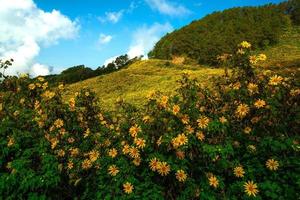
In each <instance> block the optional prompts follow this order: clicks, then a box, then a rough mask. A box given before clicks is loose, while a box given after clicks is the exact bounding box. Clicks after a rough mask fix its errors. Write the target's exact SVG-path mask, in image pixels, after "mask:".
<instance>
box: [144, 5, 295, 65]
mask: <svg viewBox="0 0 300 200" xmlns="http://www.w3.org/2000/svg"><path fill="white" fill-rule="evenodd" d="M288 27H290V18H289V16H288V15H286V14H285V13H284V11H283V10H282V8H281V7H280V6H278V5H267V6H262V7H243V8H233V9H229V10H225V11H223V12H215V13H213V14H210V15H208V16H206V17H204V18H203V19H201V20H198V21H194V22H192V23H191V24H190V25H188V26H185V27H183V28H181V29H179V30H176V31H174V32H173V33H170V34H167V35H166V36H164V37H163V38H162V39H161V40H160V41H159V42H158V43H157V44H156V45H155V47H154V49H153V50H152V51H151V52H150V53H149V57H151V58H159V59H170V58H172V57H173V56H185V57H188V58H192V59H194V60H196V61H198V63H201V64H210V65H215V64H217V56H219V55H222V54H223V53H228V54H232V52H233V50H235V47H236V44H238V43H240V42H242V41H249V42H250V43H251V44H252V45H253V46H254V47H255V48H260V49H263V48H265V47H268V46H270V45H274V44H276V43H277V42H278V40H279V38H280V36H281V35H282V33H283V32H284V31H285V30H286V29H288Z"/></svg>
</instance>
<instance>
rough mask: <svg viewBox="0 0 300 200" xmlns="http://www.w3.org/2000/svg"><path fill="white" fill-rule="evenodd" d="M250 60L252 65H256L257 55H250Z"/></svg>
mask: <svg viewBox="0 0 300 200" xmlns="http://www.w3.org/2000/svg"><path fill="white" fill-rule="evenodd" d="M249 61H250V63H251V64H252V65H255V64H256V63H257V61H258V59H257V57H256V56H250V57H249Z"/></svg>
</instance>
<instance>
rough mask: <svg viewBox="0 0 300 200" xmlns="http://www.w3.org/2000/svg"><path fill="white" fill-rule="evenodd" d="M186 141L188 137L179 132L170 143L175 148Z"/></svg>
mask: <svg viewBox="0 0 300 200" xmlns="http://www.w3.org/2000/svg"><path fill="white" fill-rule="evenodd" d="M187 143H188V138H187V137H186V136H185V134H183V133H182V134H179V135H178V136H177V137H176V138H173V139H172V144H173V146H174V147H175V148H177V147H179V146H182V145H185V144H187Z"/></svg>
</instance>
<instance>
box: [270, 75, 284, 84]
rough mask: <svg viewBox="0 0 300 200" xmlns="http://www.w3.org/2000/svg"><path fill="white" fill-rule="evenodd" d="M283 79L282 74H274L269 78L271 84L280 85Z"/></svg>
mask: <svg viewBox="0 0 300 200" xmlns="http://www.w3.org/2000/svg"><path fill="white" fill-rule="evenodd" d="M282 81H283V78H282V77H281V76H277V75H274V76H272V77H271V78H270V80H269V85H278V84H280V83H281V82H282Z"/></svg>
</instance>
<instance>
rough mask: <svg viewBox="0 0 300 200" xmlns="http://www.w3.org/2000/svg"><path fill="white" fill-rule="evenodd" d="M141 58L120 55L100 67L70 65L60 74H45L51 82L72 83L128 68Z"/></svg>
mask: <svg viewBox="0 0 300 200" xmlns="http://www.w3.org/2000/svg"><path fill="white" fill-rule="evenodd" d="M140 59H141V58H139V57H135V58H133V59H129V57H128V55H127V54H125V55H121V56H118V57H117V58H116V59H115V60H114V61H112V62H111V63H108V64H107V66H104V65H103V66H102V67H98V68H97V69H95V70H92V69H91V68H89V67H86V66H84V65H78V66H74V67H70V68H68V69H66V70H64V71H62V72H61V73H60V74H55V75H49V76H45V79H46V80H47V81H48V82H49V84H50V85H51V86H52V85H57V84H58V83H65V84H71V83H76V82H79V81H83V80H86V79H89V78H92V77H95V76H100V75H104V74H109V73H112V72H115V71H118V70H121V69H123V68H126V67H127V66H128V65H130V64H132V63H134V62H136V61H138V60H140Z"/></svg>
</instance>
